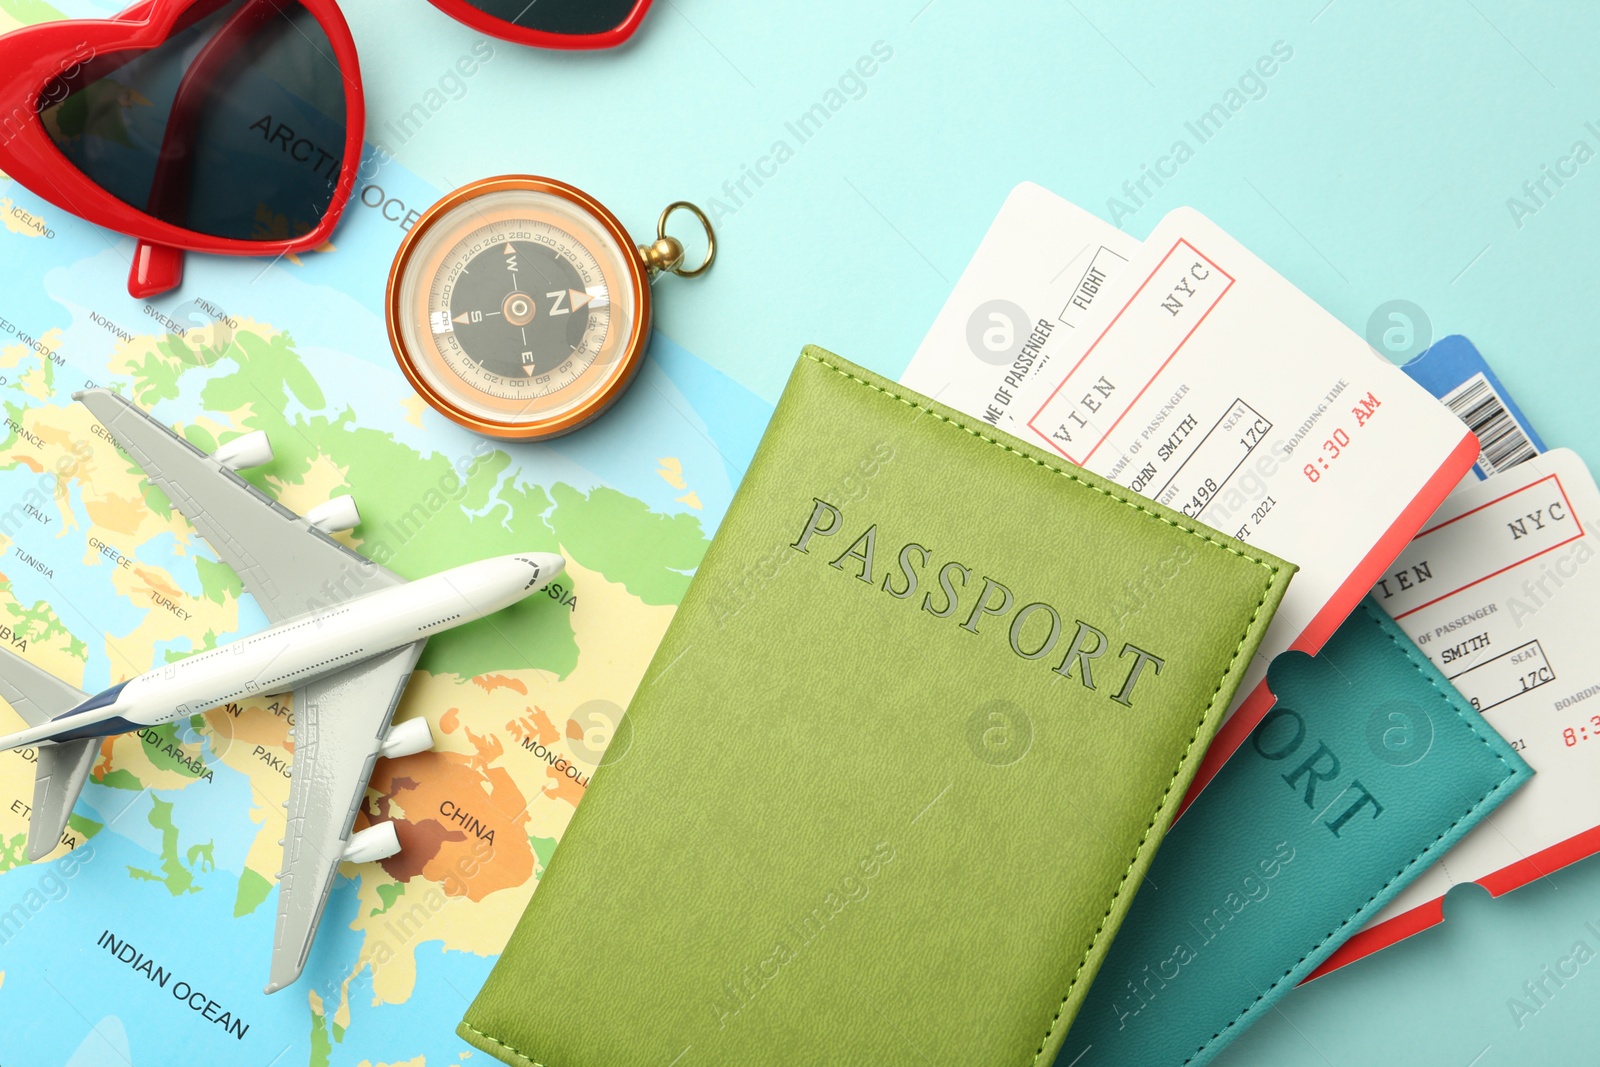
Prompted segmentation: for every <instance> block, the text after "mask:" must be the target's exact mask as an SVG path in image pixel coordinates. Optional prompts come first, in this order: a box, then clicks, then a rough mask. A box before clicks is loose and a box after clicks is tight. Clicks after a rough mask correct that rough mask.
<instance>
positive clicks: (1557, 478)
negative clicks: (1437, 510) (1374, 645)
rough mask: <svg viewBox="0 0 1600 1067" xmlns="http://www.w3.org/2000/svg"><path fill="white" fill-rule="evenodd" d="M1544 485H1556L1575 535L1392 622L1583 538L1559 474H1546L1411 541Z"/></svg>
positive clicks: (1412, 610) (1433, 600)
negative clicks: (1575, 528) (1570, 518)
mask: <svg viewBox="0 0 1600 1067" xmlns="http://www.w3.org/2000/svg"><path fill="white" fill-rule="evenodd" d="M1545 482H1555V483H1556V491H1557V492H1559V493H1560V494H1561V502H1562V503H1563V504H1565V505H1566V506H1567V514H1568V515H1571V516H1572V518H1573V520H1574V521H1576V522H1577V524H1578V532H1577V533H1575V534H1573V535H1572V536H1571V537H1569V538H1567V539H1566V540H1565V541H1558V542H1556V543H1555V544H1553V545H1550V546H1548V547H1546V548H1541V549H1540V550H1539V551H1537V552H1535V553H1534V554H1533V555H1531V556H1525V557H1523V558H1522V559H1519V560H1517V561H1516V562H1515V563H1508V564H1506V565H1505V566H1504V567H1501V568H1500V569H1499V570H1497V571H1494V572H1492V573H1489V574H1485V575H1484V576H1483V577H1482V578H1478V579H1476V580H1474V581H1470V582H1468V583H1467V584H1466V585H1463V586H1460V587H1459V588H1456V589H1452V590H1450V592H1448V593H1441V594H1439V595H1438V596H1436V597H1434V598H1433V599H1432V600H1429V601H1427V602H1426V603H1422V604H1418V605H1417V606H1416V607H1414V608H1408V609H1407V610H1405V611H1402V612H1401V613H1400V614H1398V615H1396V616H1394V618H1395V620H1396V621H1399V620H1400V619H1403V618H1405V617H1406V616H1407V615H1414V614H1416V613H1417V612H1419V611H1421V610H1422V609H1423V608H1428V607H1432V606H1433V605H1435V604H1437V603H1439V601H1441V600H1449V599H1450V598H1451V597H1453V596H1455V595H1456V594H1457V593H1464V592H1466V591H1467V590H1468V589H1471V588H1472V587H1473V586H1475V585H1478V584H1480V583H1482V582H1487V581H1488V580H1489V579H1490V578H1498V577H1499V576H1500V575H1502V574H1504V573H1505V572H1506V571H1509V570H1513V569H1515V568H1517V567H1520V566H1522V565H1523V564H1524V563H1531V562H1533V561H1534V560H1536V559H1538V558H1539V557H1540V556H1542V555H1544V554H1545V553H1546V552H1554V551H1555V550H1556V549H1558V548H1561V547H1562V546H1564V545H1570V544H1572V542H1574V541H1578V540H1581V539H1582V538H1583V535H1584V529H1583V519H1581V518H1579V516H1578V512H1577V510H1576V509H1574V508H1573V506H1572V498H1571V497H1569V496H1567V487H1566V486H1564V485H1562V484H1561V475H1560V474H1557V473H1555V472H1551V473H1550V474H1547V475H1545V476H1544V477H1543V478H1540V479H1539V480H1538V481H1536V482H1529V483H1528V484H1527V485H1524V486H1523V487H1522V488H1520V489H1513V490H1511V492H1509V493H1503V494H1501V495H1500V496H1497V497H1495V498H1494V499H1493V500H1491V501H1489V502H1487V503H1484V504H1479V505H1478V506H1477V507H1475V508H1473V509H1472V510H1471V511H1463V512H1462V513H1461V514H1459V515H1457V516H1456V517H1455V518H1453V519H1446V520H1445V521H1444V522H1441V523H1440V524H1439V525H1437V526H1430V527H1428V528H1427V529H1426V530H1423V531H1422V532H1421V533H1419V534H1417V536H1416V538H1415V540H1418V541H1420V540H1422V539H1423V538H1424V537H1427V536H1428V535H1429V534H1431V533H1437V532H1438V531H1440V530H1442V529H1444V528H1445V527H1446V526H1449V525H1450V524H1451V523H1456V522H1460V521H1461V520H1462V519H1465V518H1468V517H1469V516H1472V515H1476V514H1477V513H1478V512H1480V511H1482V510H1483V509H1484V508H1492V507H1494V506H1495V505H1496V504H1499V503H1502V502H1504V501H1507V500H1510V499H1511V498H1512V497H1514V496H1516V495H1517V494H1518V493H1526V492H1527V491H1528V490H1530V489H1533V488H1534V487H1536V486H1540V485H1543V484H1544V483H1545Z"/></svg>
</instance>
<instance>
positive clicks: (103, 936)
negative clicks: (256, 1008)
mask: <svg viewBox="0 0 1600 1067" xmlns="http://www.w3.org/2000/svg"><path fill="white" fill-rule="evenodd" d="M95 945H96V946H97V947H99V948H103V949H105V950H106V951H107V952H109V953H110V954H111V956H112V958H113V959H115V960H117V961H118V962H119V963H126V964H127V965H128V966H129V967H131V968H133V972H134V973H135V974H142V975H144V976H145V977H146V978H147V979H149V980H150V982H151V983H152V984H153V985H158V986H160V987H161V988H162V989H170V990H171V992H172V996H173V999H174V1000H178V1001H181V1002H182V1003H184V1004H187V1005H188V1006H189V1010H190V1011H193V1012H194V1013H195V1014H197V1015H199V1016H200V1017H201V1018H202V1019H204V1020H205V1021H206V1022H208V1023H214V1024H216V1025H217V1026H220V1027H222V1028H223V1029H224V1030H225V1031H226V1032H228V1033H230V1034H232V1035H233V1036H234V1037H235V1038H237V1039H238V1040H240V1041H243V1040H244V1035H245V1034H247V1033H248V1032H249V1031H250V1024H249V1023H247V1022H245V1021H244V1020H243V1019H241V1018H239V1017H238V1016H236V1015H234V1014H233V1012H231V1011H229V1010H228V1009H227V1008H224V1007H223V1006H222V1005H221V1004H218V1003H217V1002H216V1001H214V1000H212V999H211V998H210V997H208V996H206V994H205V993H203V992H202V991H200V990H198V989H196V988H194V987H193V986H192V985H190V984H189V983H188V982H185V981H182V980H181V979H180V980H177V981H174V980H173V973H172V971H171V969H169V968H167V967H163V966H161V965H160V964H159V963H157V962H156V961H155V960H154V959H152V958H150V957H149V956H146V955H145V954H144V953H143V952H140V951H139V950H138V949H136V948H134V947H133V945H132V944H131V943H130V942H127V941H119V940H118V939H117V937H116V935H115V934H113V933H112V932H111V931H110V930H103V931H101V933H100V940H99V941H96V942H95Z"/></svg>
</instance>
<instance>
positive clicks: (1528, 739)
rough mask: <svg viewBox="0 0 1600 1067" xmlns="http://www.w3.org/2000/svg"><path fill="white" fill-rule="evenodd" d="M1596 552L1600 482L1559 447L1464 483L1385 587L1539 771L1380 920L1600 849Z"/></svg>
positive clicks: (1523, 879)
mask: <svg viewBox="0 0 1600 1067" xmlns="http://www.w3.org/2000/svg"><path fill="white" fill-rule="evenodd" d="M1597 557H1600V490H1597V489H1596V487H1595V482H1594V478H1593V477H1592V476H1591V475H1590V473H1589V470H1588V468H1587V467H1586V466H1585V465H1584V463H1583V460H1582V459H1581V458H1579V456H1578V455H1577V454H1576V453H1574V452H1572V451H1570V450H1569V449H1565V448H1558V449H1553V450H1551V451H1549V452H1546V453H1544V454H1543V455H1539V456H1535V457H1534V458H1532V459H1528V460H1525V461H1524V462H1522V463H1520V464H1518V465H1517V466H1516V467H1514V468H1512V469H1511V470H1509V471H1506V472H1504V473H1502V474H1497V475H1495V476H1494V477H1492V478H1489V479H1488V480H1487V481H1483V482H1479V483H1476V484H1473V485H1470V486H1467V487H1464V488H1462V489H1460V490H1458V491H1457V492H1456V493H1454V494H1453V495H1452V496H1451V497H1450V499H1449V500H1448V501H1446V503H1445V505H1444V507H1443V508H1441V509H1440V511H1439V513H1438V514H1437V515H1435V516H1434V517H1433V518H1431V519H1430V520H1429V521H1428V524H1427V526H1426V527H1425V528H1424V529H1423V530H1422V532H1421V533H1419V534H1418V535H1417V537H1416V539H1415V540H1414V541H1412V542H1411V544H1410V545H1409V546H1408V547H1407V548H1406V550H1405V551H1404V552H1403V553H1402V554H1401V555H1400V557H1399V559H1397V560H1395V562H1394V563H1393V564H1392V565H1391V566H1390V567H1388V568H1387V569H1386V571H1385V573H1384V576H1383V578H1382V579H1381V580H1380V581H1379V582H1378V584H1377V586H1376V588H1375V589H1374V590H1373V598H1374V599H1375V600H1376V601H1377V602H1378V603H1379V604H1381V605H1382V606H1383V608H1384V609H1385V610H1387V611H1388V612H1389V614H1390V615H1391V616H1392V617H1393V618H1394V620H1395V622H1397V623H1399V625H1400V627H1401V629H1403V630H1405V632H1406V633H1407V634H1408V635H1409V636H1410V637H1411V639H1412V640H1414V641H1415V642H1416V643H1417V646H1418V647H1419V648H1421V649H1422V651H1423V652H1424V653H1426V654H1427V656H1428V658H1429V659H1431V660H1432V661H1433V662H1434V664H1435V665H1436V666H1437V667H1438V668H1439V669H1440V670H1441V671H1442V672H1443V673H1444V674H1445V676H1446V677H1448V678H1449V679H1450V684H1452V685H1454V686H1455V687H1456V688H1457V689H1459V690H1460V691H1461V694H1462V695H1463V696H1465V697H1466V698H1467V699H1468V700H1470V701H1472V703H1473V706H1475V707H1476V708H1477V709H1478V710H1479V711H1481V712H1482V713H1483V717H1484V718H1485V719H1487V720H1488V722H1489V724H1490V725H1491V726H1493V727H1494V728H1495V729H1496V730H1498V731H1499V732H1500V735H1501V736H1502V737H1504V738H1505V739H1506V740H1507V741H1509V742H1511V744H1512V747H1514V748H1516V749H1517V750H1518V751H1519V752H1520V753H1521V755H1522V757H1523V759H1525V760H1527V761H1528V764H1529V765H1530V766H1532V767H1533V769H1534V771H1535V772H1536V773H1535V775H1534V778H1533V781H1531V782H1529V783H1528V784H1527V785H1526V786H1524V787H1523V789H1522V790H1521V792H1519V793H1518V794H1517V795H1516V796H1513V797H1512V798H1511V799H1510V800H1508V801H1506V803H1505V804H1504V805H1502V806H1501V807H1500V808H1499V810H1497V811H1496V812H1495V813H1494V814H1493V815H1491V816H1490V817H1489V818H1487V819H1486V820H1485V821H1484V823H1483V824H1482V825H1480V826H1479V827H1478V828H1477V829H1475V830H1473V831H1472V832H1471V833H1470V834H1468V835H1467V836H1466V837H1465V838H1464V839H1463V840H1462V841H1461V843H1460V844H1458V845H1456V846H1455V848H1453V849H1451V850H1450V851H1449V852H1447V853H1445V855H1444V858H1443V859H1441V860H1440V861H1439V863H1438V864H1437V865H1436V866H1434V867H1433V868H1432V869H1431V870H1429V871H1427V872H1425V873H1424V874H1423V875H1422V876H1421V877H1420V878H1418V879H1417V880H1416V881H1415V882H1413V883H1412V884H1411V885H1410V886H1409V887H1408V888H1407V889H1406V890H1405V891H1404V892H1403V893H1401V894H1400V895H1399V896H1398V897H1396V898H1395V899H1394V901H1392V902H1391V903H1390V905H1389V907H1387V908H1386V909H1385V910H1384V911H1383V912H1382V913H1380V914H1379V916H1378V917H1377V919H1376V920H1375V922H1374V924H1373V927H1375V928H1383V927H1385V926H1386V925H1387V926H1388V927H1389V928H1390V929H1391V930H1393V931H1395V933H1396V934H1397V935H1398V936H1404V935H1405V934H1407V933H1411V932H1413V931H1414V930H1416V929H1420V928H1422V927H1423V926H1426V925H1429V924H1431V923H1433V922H1438V921H1439V919H1440V918H1441V917H1442V912H1441V908H1440V900H1441V898H1442V897H1443V896H1444V894H1445V893H1446V892H1447V891H1448V890H1449V889H1450V887H1451V886H1452V885H1455V884H1457V883H1460V882H1478V883H1480V884H1481V885H1483V886H1484V887H1485V888H1487V889H1488V890H1489V891H1490V892H1491V893H1493V894H1495V895H1496V896H1498V895H1500V894H1501V893H1504V892H1507V891H1508V890H1511V889H1515V888H1517V887H1518V886H1521V885H1525V884H1526V883H1528V882H1530V881H1532V880H1534V879H1535V878H1539V877H1542V876H1543V875H1545V874H1548V873H1549V872H1551V871H1554V870H1556V869H1557V868H1560V867H1562V866H1565V865H1566V864H1568V863H1571V862H1573V861H1574V860H1577V859H1581V858H1582V857H1584V856H1587V855H1590V854H1592V853H1593V852H1595V851H1596V850H1597V849H1600V628H1597V627H1596V626H1595V624H1594V618H1595V605H1596V604H1597V603H1600V562H1596V558H1597ZM1397 728H1403V729H1411V730H1419V731H1425V730H1426V729H1427V726H1426V724H1424V723H1400V724H1397ZM1423 747H1424V748H1425V746H1423ZM1421 750H1422V749H1419V751H1421ZM1369 929H1371V928H1369ZM1358 936H1359V935H1358ZM1395 939H1397V938H1396V937H1394V936H1391V937H1389V938H1386V939H1384V942H1383V943H1387V942H1388V941H1392V940H1395ZM1368 940H1369V947H1368V951H1370V950H1371V948H1372V947H1381V945H1377V944H1371V943H1370V939H1368ZM1342 962H1348V960H1344V961H1342Z"/></svg>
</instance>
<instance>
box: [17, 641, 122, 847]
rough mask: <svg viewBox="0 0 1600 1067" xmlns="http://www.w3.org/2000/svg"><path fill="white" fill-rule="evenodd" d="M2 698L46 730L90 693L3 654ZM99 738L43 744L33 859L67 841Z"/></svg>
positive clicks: (31, 834)
mask: <svg viewBox="0 0 1600 1067" xmlns="http://www.w3.org/2000/svg"><path fill="white" fill-rule="evenodd" d="M0 697H3V698H4V699H5V702H6V703H7V704H10V705H11V707H12V708H13V709H14V710H15V711H16V713H17V714H18V715H20V716H22V718H23V721H25V722H26V723H27V724H28V725H29V726H42V725H43V724H44V723H46V722H48V721H50V720H51V719H53V718H55V717H56V716H57V715H60V714H62V713H63V712H67V711H71V710H72V709H73V708H75V707H77V706H78V705H79V704H81V703H83V702H84V701H85V700H88V699H89V694H87V693H85V692H84V691H83V690H81V689H79V688H78V687H77V686H74V685H68V684H67V683H66V682H63V681H62V680H61V679H60V678H57V677H56V676H55V675H53V674H51V673H50V672H49V671H47V670H45V669H44V668H42V667H35V666H34V665H33V664H31V663H29V662H28V661H27V660H25V659H23V658H22V657H21V656H18V655H16V654H15V653H11V652H7V653H5V654H4V655H0ZM99 748H100V740H99V738H94V737H86V738H83V739H82V740H80V741H69V742H68V743H67V744H64V745H40V746H39V747H38V748H37V749H36V750H35V751H36V752H37V759H38V763H37V765H36V766H35V768H34V779H33V808H32V812H31V814H30V815H29V816H28V859H29V860H30V861H32V860H38V859H43V858H44V857H45V856H48V855H49V854H50V853H52V852H54V851H55V848H56V845H58V844H60V843H61V832H62V831H63V830H65V829H66V828H67V819H68V818H69V817H70V816H71V815H72V806H73V805H74V804H76V803H77V802H78V794H79V793H81V792H82V791H83V784H84V783H85V782H87V781H88V780H89V772H90V771H91V770H92V769H93V768H94V755H95V752H96V751H97V750H98V749H99Z"/></svg>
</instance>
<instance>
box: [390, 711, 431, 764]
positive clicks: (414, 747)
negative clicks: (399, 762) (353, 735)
mask: <svg viewBox="0 0 1600 1067" xmlns="http://www.w3.org/2000/svg"><path fill="white" fill-rule="evenodd" d="M432 747H433V731H432V730H430V729H428V720H427V719H407V720H406V721H405V722H402V723H396V724H395V725H393V726H391V727H389V732H388V733H387V734H386V735H384V738H383V747H382V748H380V749H378V755H380V756H382V757H383V758H384V759H399V758H400V757H401V756H414V755H416V754H417V753H418V752H426V751H428V749H430V748H432Z"/></svg>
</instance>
